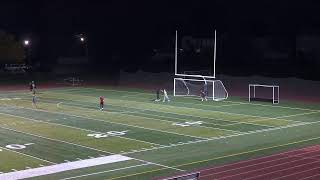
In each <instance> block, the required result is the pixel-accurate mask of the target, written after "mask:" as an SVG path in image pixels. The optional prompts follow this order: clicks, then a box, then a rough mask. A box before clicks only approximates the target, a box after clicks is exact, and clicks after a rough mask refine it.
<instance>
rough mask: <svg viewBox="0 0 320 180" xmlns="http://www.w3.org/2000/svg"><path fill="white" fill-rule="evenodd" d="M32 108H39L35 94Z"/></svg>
mask: <svg viewBox="0 0 320 180" xmlns="http://www.w3.org/2000/svg"><path fill="white" fill-rule="evenodd" d="M32 106H33V108H37V99H36V95H35V94H33V95H32Z"/></svg>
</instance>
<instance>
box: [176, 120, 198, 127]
mask: <svg viewBox="0 0 320 180" xmlns="http://www.w3.org/2000/svg"><path fill="white" fill-rule="evenodd" d="M201 124H202V121H194V122H183V123H173V124H172V125H175V126H181V127H188V126H192V125H201Z"/></svg>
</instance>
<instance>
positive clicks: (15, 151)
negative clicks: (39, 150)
mask: <svg viewBox="0 0 320 180" xmlns="http://www.w3.org/2000/svg"><path fill="white" fill-rule="evenodd" d="M0 149H4V150H7V151H10V152H14V153H17V154H20V155H23V156H27V157H30V158H33V159H37V160H40V161H43V162H47V163H50V164H56V163H54V162H51V161H48V160H45V159H41V158H38V157H35V156H31V155H29V154H25V153H21V152H18V151H14V150H11V149H8V148H4V147H0Z"/></svg>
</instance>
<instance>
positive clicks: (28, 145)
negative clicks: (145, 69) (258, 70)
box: [0, 87, 320, 180]
mask: <svg viewBox="0 0 320 180" xmlns="http://www.w3.org/2000/svg"><path fill="white" fill-rule="evenodd" d="M99 96H104V97H105V110H104V111H100V110H99V99H98V97H99ZM37 98H38V99H37V100H38V102H37V108H33V107H32V105H31V99H32V96H31V94H30V92H29V91H10V92H4V91H2V92H0V134H1V135H0V172H1V173H0V179H2V178H4V177H28V176H26V174H28V175H30V173H28V172H31V171H32V172H33V173H32V174H33V175H32V176H35V177H32V176H31V177H30V178H32V179H135V180H143V179H152V178H159V177H167V176H171V175H174V174H181V173H185V172H191V171H196V170H198V169H201V168H206V167H209V166H217V165H222V164H226V163H230V162H236V161H239V160H245V159H249V158H255V157H260V156H266V155H270V154H273V153H277V152H282V151H287V150H289V149H295V148H298V147H299V148H300V147H304V146H308V145H313V144H320V136H319V129H320V105H318V104H306V103H302V102H301V103H300V102H285V101H282V102H281V103H280V104H278V105H273V104H271V103H268V102H251V103H248V102H247V99H243V98H238V97H232V98H230V99H228V100H226V101H219V102H214V101H207V102H201V101H199V99H195V98H185V97H172V96H171V99H172V101H171V102H165V103H163V102H162V101H161V102H154V101H153V99H154V98H155V94H153V93H150V92H148V91H144V90H139V89H114V88H110V87H104V88H101V87H100V88H84V87H77V88H53V89H46V90H39V92H38V94H37ZM50 168H51V169H50ZM41 170H42V171H41ZM49 170H52V171H49ZM44 172H45V173H44Z"/></svg>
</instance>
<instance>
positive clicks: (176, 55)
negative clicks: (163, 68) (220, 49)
mask: <svg viewBox="0 0 320 180" xmlns="http://www.w3.org/2000/svg"><path fill="white" fill-rule="evenodd" d="M216 46H217V31H216V30H214V47H213V69H212V70H213V72H212V73H213V75H212V76H209V75H208V76H204V75H203V74H185V73H184V74H181V73H178V31H176V38H175V51H174V62H175V65H174V67H175V68H174V74H175V75H176V76H180V77H195V78H203V77H204V78H216V67H215V66H216V56H217V55H216V54H217V48H216ZM189 72H197V71H189ZM200 73H201V72H200Z"/></svg>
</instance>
